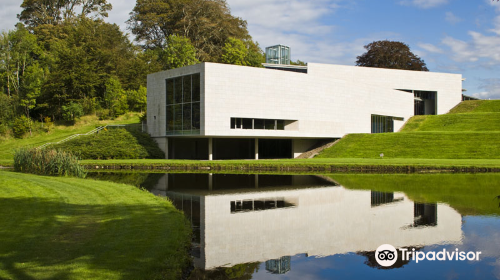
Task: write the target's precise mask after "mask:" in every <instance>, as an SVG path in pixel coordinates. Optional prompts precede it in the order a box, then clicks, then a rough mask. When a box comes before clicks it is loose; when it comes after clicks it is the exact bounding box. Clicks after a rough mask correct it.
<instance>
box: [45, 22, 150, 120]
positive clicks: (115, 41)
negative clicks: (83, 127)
mask: <svg viewBox="0 0 500 280" xmlns="http://www.w3.org/2000/svg"><path fill="white" fill-rule="evenodd" d="M37 32H40V33H38V34H39V36H38V38H39V43H40V45H42V46H44V51H45V53H44V56H45V57H47V60H48V61H49V62H48V63H49V64H50V73H49V74H48V77H47V81H46V82H45V83H44V84H43V87H42V94H41V98H40V100H39V102H38V103H39V104H40V106H39V109H40V111H38V112H37V113H41V114H43V115H45V116H47V115H50V116H53V118H57V117H61V116H62V111H61V106H63V105H68V104H69V102H71V101H78V103H80V104H83V105H84V110H85V112H87V113H88V112H92V111H95V109H96V106H95V105H96V104H97V103H96V102H94V101H95V100H98V101H99V102H102V101H103V100H104V92H105V89H106V87H105V84H106V82H107V81H108V79H109V78H110V77H111V76H115V77H117V79H118V80H119V81H120V82H122V81H124V82H123V83H122V86H123V87H124V89H125V90H128V89H137V88H139V86H140V85H141V84H145V83H146V82H145V77H146V76H145V74H144V75H139V74H137V71H136V69H139V70H142V69H143V68H145V67H146V66H141V65H143V64H145V63H147V62H144V61H142V60H140V59H139V58H138V57H139V56H140V52H139V48H137V47H135V46H133V45H132V43H130V41H129V40H128V38H127V36H125V35H124V34H123V33H122V32H121V31H120V29H119V27H118V26H117V25H116V24H109V23H106V22H104V21H103V20H100V19H97V20H95V19H89V18H86V17H79V18H78V19H77V20H75V21H72V22H65V23H64V24H60V25H57V26H52V27H48V26H44V27H43V29H37ZM139 66H140V67H139ZM140 78H142V79H143V81H142V82H141V81H140Z"/></svg>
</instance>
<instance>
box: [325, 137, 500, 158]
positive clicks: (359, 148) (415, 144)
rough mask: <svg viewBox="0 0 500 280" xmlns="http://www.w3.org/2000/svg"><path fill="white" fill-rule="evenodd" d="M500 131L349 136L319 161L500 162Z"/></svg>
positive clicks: (327, 150)
mask: <svg viewBox="0 0 500 280" xmlns="http://www.w3.org/2000/svg"><path fill="white" fill-rule="evenodd" d="M499 147H500V131H498V132H497V131H495V132H408V133H377V134H349V135H347V136H345V137H344V138H343V139H342V140H341V141H339V142H338V143H337V144H336V145H334V146H333V147H331V148H329V149H325V150H324V151H323V152H322V153H321V154H319V155H318V156H317V157H318V158H379V157H380V154H381V153H383V154H384V158H422V159H500V148H499Z"/></svg>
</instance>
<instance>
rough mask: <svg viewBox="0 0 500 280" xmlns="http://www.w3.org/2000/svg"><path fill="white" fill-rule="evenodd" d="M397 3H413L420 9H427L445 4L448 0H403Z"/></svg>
mask: <svg viewBox="0 0 500 280" xmlns="http://www.w3.org/2000/svg"><path fill="white" fill-rule="evenodd" d="M399 3H400V4H401V5H407V6H409V5H413V6H416V7H418V8H421V9H429V8H434V7H437V6H441V5H444V4H447V3H448V0H403V1H400V2H399Z"/></svg>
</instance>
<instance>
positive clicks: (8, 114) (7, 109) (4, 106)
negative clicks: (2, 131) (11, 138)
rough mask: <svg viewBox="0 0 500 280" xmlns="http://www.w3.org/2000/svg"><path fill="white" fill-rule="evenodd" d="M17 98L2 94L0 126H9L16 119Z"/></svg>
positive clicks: (0, 95)
mask: <svg viewBox="0 0 500 280" xmlns="http://www.w3.org/2000/svg"><path fill="white" fill-rule="evenodd" d="M17 103H18V101H17V98H16V97H15V96H8V95H6V94H4V93H1V92H0V125H3V126H8V125H9V124H10V123H11V122H12V121H13V120H14V118H15V117H16V106H17Z"/></svg>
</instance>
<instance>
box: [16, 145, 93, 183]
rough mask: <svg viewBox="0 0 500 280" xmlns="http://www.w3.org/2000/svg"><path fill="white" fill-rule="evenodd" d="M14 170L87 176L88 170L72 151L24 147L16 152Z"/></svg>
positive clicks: (52, 174) (42, 173)
mask: <svg viewBox="0 0 500 280" xmlns="http://www.w3.org/2000/svg"><path fill="white" fill-rule="evenodd" d="M14 170H15V171H17V172H23V173H32V174H38V175H51V176H73V177H78V178H85V176H86V175H87V172H86V171H85V168H84V167H83V166H81V165H80V164H79V162H78V158H77V157H76V156H74V155H73V154H71V153H68V152H64V151H61V150H53V149H35V148H29V149H28V148H22V149H18V150H16V151H15V153H14Z"/></svg>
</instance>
